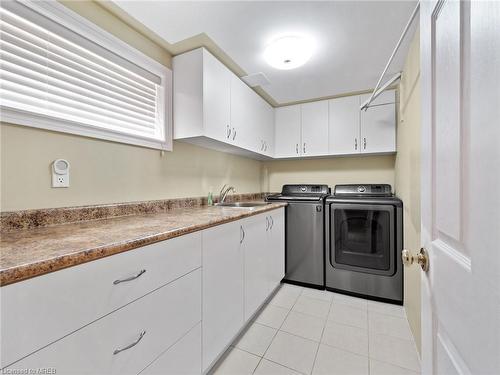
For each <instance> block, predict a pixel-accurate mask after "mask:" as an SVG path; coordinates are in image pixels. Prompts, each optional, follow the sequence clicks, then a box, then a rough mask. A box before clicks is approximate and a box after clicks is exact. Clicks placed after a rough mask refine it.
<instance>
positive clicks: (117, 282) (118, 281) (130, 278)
mask: <svg viewBox="0 0 500 375" xmlns="http://www.w3.org/2000/svg"><path fill="white" fill-rule="evenodd" d="M145 272H146V270H140V271H139V273H138V274H137V275H134V276H130V277H127V278H126V279H118V280H115V281H113V284H114V285H116V284H120V283H123V282H125V281H132V280H135V279H137V278H138V277H140V276H142V275H143V274H144V273H145Z"/></svg>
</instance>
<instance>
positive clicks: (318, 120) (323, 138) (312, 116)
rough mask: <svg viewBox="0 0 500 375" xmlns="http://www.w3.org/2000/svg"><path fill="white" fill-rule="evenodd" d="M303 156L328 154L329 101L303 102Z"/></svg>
mask: <svg viewBox="0 0 500 375" xmlns="http://www.w3.org/2000/svg"><path fill="white" fill-rule="evenodd" d="M301 116H302V124H301V126H302V144H301V153H302V156H316V155H327V154H328V101H327V100H323V101H319V102H313V103H306V104H302V109H301Z"/></svg>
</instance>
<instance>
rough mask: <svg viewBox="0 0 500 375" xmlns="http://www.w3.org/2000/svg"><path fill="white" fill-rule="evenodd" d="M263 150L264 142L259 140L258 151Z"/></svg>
mask: <svg viewBox="0 0 500 375" xmlns="http://www.w3.org/2000/svg"><path fill="white" fill-rule="evenodd" d="M263 150H264V141H263V140H262V139H261V140H260V151H263Z"/></svg>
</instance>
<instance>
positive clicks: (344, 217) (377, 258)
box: [329, 203, 396, 276]
mask: <svg viewBox="0 0 500 375" xmlns="http://www.w3.org/2000/svg"><path fill="white" fill-rule="evenodd" d="M394 210H395V209H394V206H392V205H371V204H350V203H349V204H341V203H334V204H332V205H331V206H330V238H329V241H330V244H329V245H330V246H329V249H330V254H329V258H330V259H329V260H330V264H331V265H332V267H334V268H339V269H345V270H353V271H358V272H365V273H371V274H376V275H387V276H390V275H393V274H394V273H395V270H396V266H395V263H396V233H395V213H394Z"/></svg>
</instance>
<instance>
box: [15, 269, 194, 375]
mask: <svg viewBox="0 0 500 375" xmlns="http://www.w3.org/2000/svg"><path fill="white" fill-rule="evenodd" d="M200 320H201V270H200V269H198V270H195V271H193V272H191V273H189V274H187V275H186V276H183V277H181V278H179V279H177V280H176V281H174V282H172V283H170V284H168V285H165V286H163V287H161V288H159V289H157V290H155V291H154V292H152V293H150V294H148V295H146V296H144V297H142V298H140V299H138V300H136V301H134V302H132V303H130V304H128V305H127V306H125V307H123V308H121V309H119V310H117V311H115V312H113V313H111V314H109V315H107V316H105V317H103V318H102V319H99V320H97V321H95V322H93V323H91V324H89V325H88V326H85V327H83V328H81V329H79V330H77V331H75V332H73V333H71V334H70V335H68V336H66V337H63V338H62V339H61V340H58V341H56V342H54V343H52V344H50V345H48V346H46V347H44V348H42V349H41V350H39V351H37V352H35V353H33V354H31V355H29V356H27V357H25V358H23V359H21V360H20V361H19V362H16V363H14V364H13V365H12V366H11V367H10V368H9V369H11V370H12V371H11V372H10V373H15V372H14V369H26V368H33V369H36V368H40V369H42V368H54V369H56V370H57V374H89V375H91V374H107V375H114V374H116V375H128V374H130V375H135V374H138V373H139V372H140V371H141V370H142V369H144V368H145V367H146V366H147V365H148V364H150V363H151V362H152V361H154V360H155V359H156V358H158V356H160V355H161V354H162V353H163V352H165V350H167V349H168V348H169V347H171V346H172V345H173V344H175V343H176V342H177V341H178V340H179V339H181V338H182V337H183V336H184V335H185V334H186V333H187V332H189V330H190V329H191V328H192V327H194V326H195V325H196V324H197V323H199V322H200ZM194 361H196V359H193V362H194ZM5 373H9V372H5Z"/></svg>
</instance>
